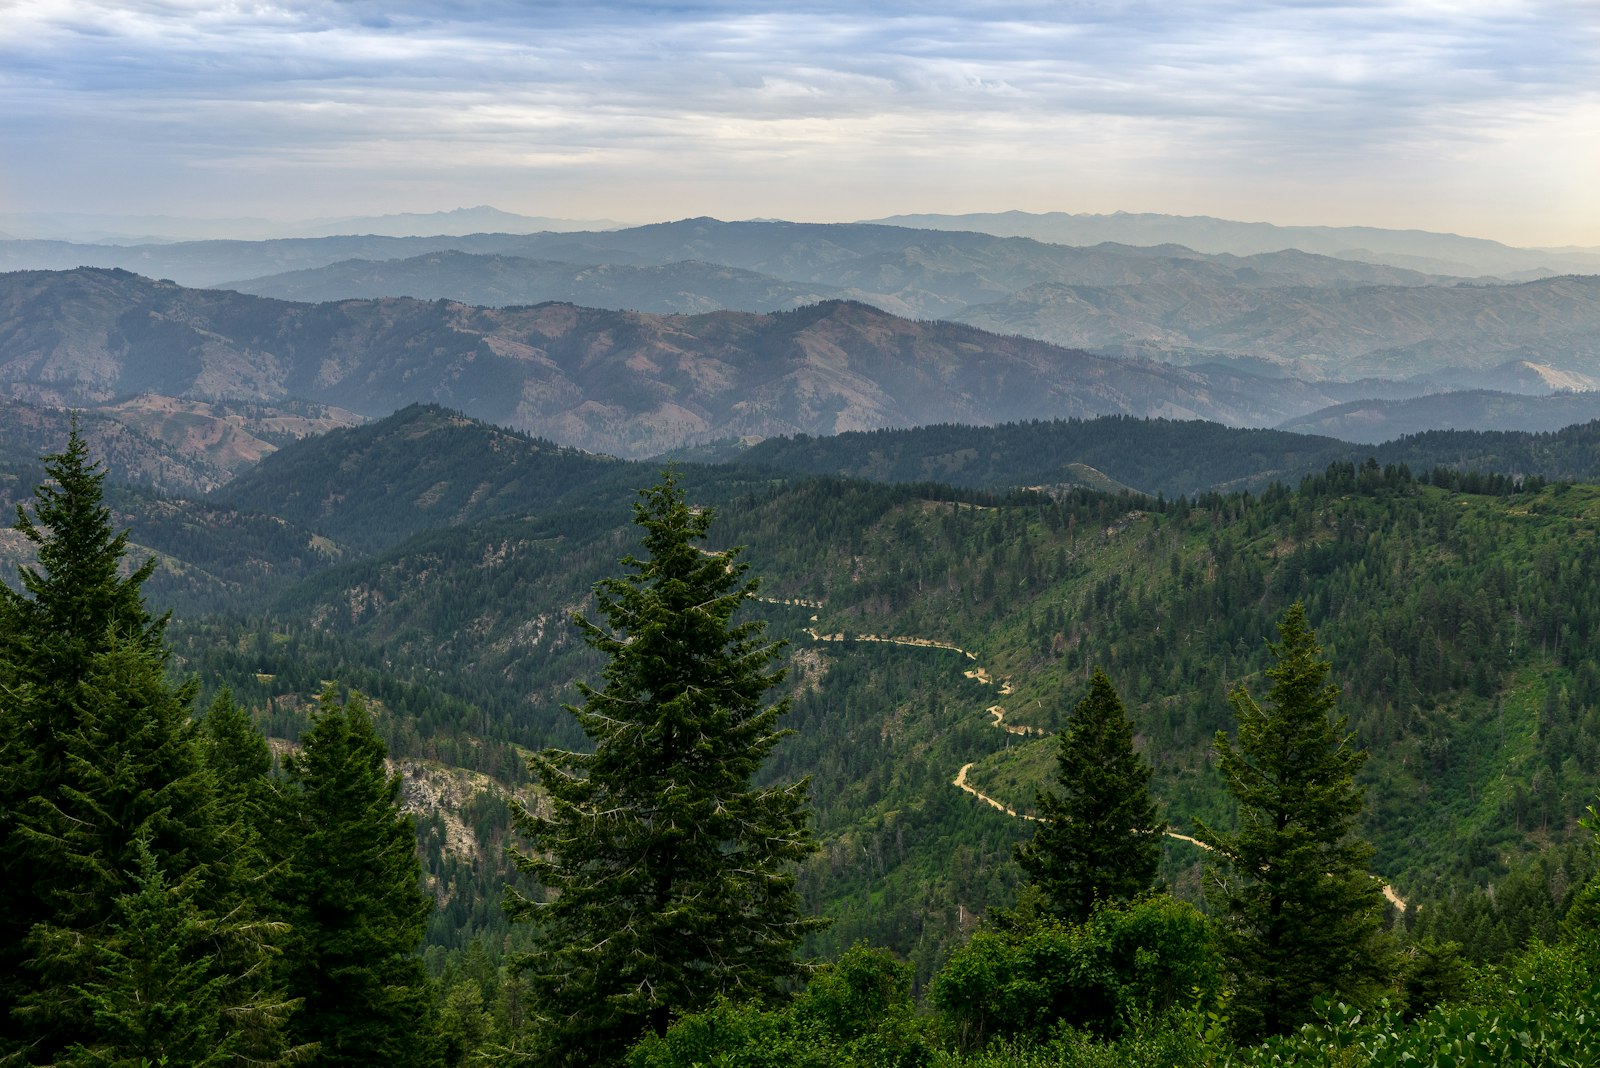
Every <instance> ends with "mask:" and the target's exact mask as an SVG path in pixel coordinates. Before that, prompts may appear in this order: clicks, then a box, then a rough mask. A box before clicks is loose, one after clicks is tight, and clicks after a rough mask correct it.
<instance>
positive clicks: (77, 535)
mask: <svg viewBox="0 0 1600 1068" xmlns="http://www.w3.org/2000/svg"><path fill="white" fill-rule="evenodd" d="M44 460H45V474H46V477H47V481H46V482H45V483H44V484H43V485H40V486H39V487H38V488H37V489H36V491H35V497H34V506H33V512H32V514H31V515H30V514H29V512H28V510H27V509H25V508H24V507H23V506H22V505H20V504H19V505H18V506H17V520H16V529H17V530H18V531H19V532H20V533H21V534H22V536H23V537H24V538H26V539H27V540H28V541H30V542H32V543H33V544H34V545H35V546H36V547H37V553H38V562H39V566H38V567H37V568H35V567H23V568H21V569H20V574H19V578H20V580H21V586H22V589H21V591H18V590H13V589H11V588H10V587H8V586H6V585H4V584H0V880H3V881H4V884H5V885H6V886H8V887H11V888H12V893H11V895H10V899H9V900H8V902H7V907H6V908H4V909H0V1036H7V1037H10V1038H13V1039H16V1040H21V1037H20V1035H18V1034H17V1033H16V1032H15V1030H14V1025H15V1021H14V1019H13V1011H14V1010H15V1008H16V1006H17V1004H18V1001H19V999H20V998H21V997H22V995H23V994H24V993H27V992H28V991H30V990H31V989H32V988H33V987H34V986H35V985H36V984H35V981H34V980H33V979H32V978H30V977H29V976H28V975H27V974H26V972H25V969H24V967H23V963H24V960H25V959H26V953H25V950H24V941H25V939H26V936H27V934H28V932H29V930H30V929H31V928H32V927H33V925H34V924H36V923H40V922H43V921H46V920H49V919H51V918H52V917H53V916H54V907H53V906H52V905H50V904H49V903H48V902H47V901H46V899H45V898H46V896H47V895H49V894H50V893H51V892H52V886H53V885H54V884H53V880H52V875H53V874H54V873H52V872H50V871H49V870H40V867H39V858H38V857H37V856H36V855H35V854H34V853H33V851H32V850H30V849H29V848H28V846H27V844H26V843H25V842H24V841H23V840H22V831H23V827H24V825H34V826H35V829H37V827H36V824H37V819H38V812H37V810H38V809H39V808H40V806H44V807H46V808H48V807H49V806H52V805H54V804H55V803H56V802H57V801H58V800H59V798H60V796H61V790H62V787H63V784H64V783H66V782H67V780H68V776H69V770H68V757H67V754H66V748H67V746H68V744H69V740H70V739H71V738H72V737H73V736H74V734H75V732H76V730H77V728H78V726H79V720H80V708H79V697H80V687H81V684H82V682H83V679H84V678H85V676H86V675H87V674H88V671H89V665H90V662H91V660H93V658H94V657H95V656H96V655H97V654H99V653H103V652H105V651H106V650H108V649H109V648H110V647H111V644H112V642H113V641H117V642H119V643H120V644H121V645H122V646H123V647H130V646H131V647H134V648H138V649H143V650H146V651H149V652H151V653H152V654H156V653H157V651H158V649H159V646H160V643H161V632H162V625H163V622H164V621H163V620H157V619H152V618H151V617H150V615H149V613H148V612H146V611H145V607H144V598H143V595H142V593H141V590H140V587H141V586H142V584H143V583H144V581H145V579H146V578H148V577H149V576H150V573H151V571H152V570H153V569H154V567H155V561H154V560H153V559H152V560H147V561H145V562H144V563H143V564H142V565H141V566H140V567H138V568H135V569H134V570H133V572H132V573H131V574H128V575H123V574H122V573H121V567H122V562H123V558H124V557H125V555H126V553H127V534H126V532H123V533H117V532H115V531H114V530H113V529H112V526H111V514H110V510H109V509H107V508H106V507H105V506H104V504H103V503H102V500H101V490H102V483H103V482H104V481H105V472H104V471H102V470H98V469H97V467H98V465H96V464H94V463H93V462H91V460H90V459H89V449H88V445H87V444H86V443H85V442H84V440H83V438H82V437H81V436H80V435H79V434H78V429H77V422H76V420H74V421H73V425H72V432H71V434H70V436H69V438H68V441H67V447H66V449H65V451H63V452H62V453H60V454H59V455H54V456H47V457H45V458H44ZM30 812H31V813H32V814H31V815H27V814H28V813H30ZM107 904H108V903H107Z"/></svg>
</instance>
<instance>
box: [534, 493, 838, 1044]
mask: <svg viewBox="0 0 1600 1068" xmlns="http://www.w3.org/2000/svg"><path fill="white" fill-rule="evenodd" d="M640 497H641V499H640V500H639V501H638V502H637V503H636V504H635V506H634V519H635V522H636V523H637V525H638V526H639V527H640V528H641V529H642V532H643V536H642V541H643V548H644V554H645V555H644V556H643V557H635V556H632V555H629V556H627V557H624V558H623V560H622V566H623V567H624V568H626V569H628V571H629V572H631V573H630V574H626V575H624V576H623V577H620V578H608V579H605V580H603V581H601V582H600V583H599V584H598V585H597V586H596V588H595V595H596V599H597V602H598V605H599V614H600V617H601V619H602V620H603V622H595V621H593V620H590V619H588V618H586V617H584V616H582V615H579V616H577V617H576V618H575V622H576V624H577V626H578V627H579V629H580V630H581V632H582V634H583V637H584V639H585V640H586V641H587V642H588V643H589V644H590V645H591V646H593V647H594V648H595V649H597V650H599V651H600V652H601V653H603V654H605V656H606V657H607V658H608V659H607V664H606V666H605V669H604V683H603V684H602V685H601V686H599V687H594V686H590V685H588V684H583V683H580V684H579V687H578V689H579V693H580V694H581V695H582V696H583V699H584V700H583V704H582V705H577V706H569V708H568V711H569V712H570V713H571V714H572V715H573V716H575V717H576V718H577V721H578V723H579V724H580V725H581V726H582V728H583V730H584V732H585V733H586V734H587V735H588V737H589V738H590V739H591V740H592V742H593V744H594V748H593V751H592V752H586V753H579V752H569V751H564V750H554V749H549V750H545V751H544V752H542V753H539V754H537V755H535V756H534V757H532V758H531V760H530V768H531V769H532V771H533V773H534V774H535V776H536V777H537V779H538V782H539V784H540V786H541V787H542V788H543V790H544V792H545V795H546V799H545V800H544V801H543V802H542V803H540V804H538V805H536V806H534V807H532V808H519V809H518V810H517V812H516V813H515V819H516V823H517V826H518V829H519V830H520V831H521V832H522V834H523V835H525V836H526V838H527V839H528V842H529V847H530V848H528V849H527V850H526V851H524V852H519V853H517V854H516V858H515V859H516V862H517V865H518V867H519V868H521V869H522V870H523V871H524V872H526V873H528V874H529V875H531V876H533V877H534V878H535V879H536V880H537V881H538V883H539V884H540V886H541V887H542V888H543V889H544V891H545V894H544V896H543V898H542V900H540V899H536V898H531V897H526V896H522V895H520V894H514V895H513V897H512V899H511V902H510V908H511V910H512V912H513V914H514V915H515V916H518V917H522V918H531V919H535V920H537V921H538V923H539V924H540V935H541V940H540V943H539V946H538V948H537V949H536V950H535V951H534V952H533V953H532V954H530V955H529V956H528V958H527V959H526V960H525V961H524V965H525V967H526V968H527V970H528V976H529V982H530V986H531V990H532V993H533V996H534V1011H535V1012H536V1013H537V1014H538V1015H539V1016H540V1017H541V1018H542V1022H541V1034H542V1035H543V1036H544V1048H545V1059H546V1060H547V1061H549V1062H551V1063H561V1062H569V1063H574V1064H576V1063H595V1062H596V1061H600V1062H604V1061H608V1060H612V1059H614V1058H616V1057H618V1056H620V1055H621V1054H622V1053H623V1052H624V1051H625V1050H626V1049H627V1047H628V1046H629V1045H630V1044H631V1043H632V1042H633V1041H634V1040H636V1039H637V1038H638V1037H639V1036H640V1035H641V1034H642V1033H645V1032H646V1031H653V1032H655V1033H657V1034H660V1033H664V1032H665V1030H666V1028H667V1026H668V1025H669V1024H670V1023H671V1022H672V1021H673V1020H674V1019H676V1018H678V1017H679V1016H681V1015H683V1014H684V1013H688V1012H692V1011H696V1010H698V1009H702V1008H704V1007H706V1006H707V1005H709V1004H710V1003H711V1002H712V1001H713V1000H714V999H716V998H717V997H719V996H727V997H732V998H735V999H750V998H757V999H759V998H762V997H765V996H769V995H771V994H773V993H775V992H776V990H777V989H778V984H779V983H780V981H781V980H783V979H784V978H786V977H788V976H791V975H794V974H796V973H797V972H798V971H799V970H800V965H799V964H797V963H796V962H795V960H794V959H793V953H794V950H795V947H796V946H797V944H798V943H799V941H800V939H801V938H802V936H803V935H804V934H805V932H806V931H807V930H809V929H810V928H812V927H814V926H816V924H817V921H813V920H808V919H805V918H803V917H802V916H801V915H800V914H799V903H798V898H797V896H796V892H795V877H794V871H793V868H794V865H795V863H796V862H798V861H799V860H801V859H803V858H804V857H805V856H807V855H808V854H809V853H810V852H811V851H812V850H813V848H814V846H813V845H812V841H811V836H810V831H809V828H808V826H807V796H806V794H807V782H806V781H805V780H801V781H798V782H790V783H782V784H776V785H770V786H754V785H752V780H753V778H754V776H755V775H756V773H757V772H758V771H759V770H760V768H761V766H762V763H763V762H764V761H765V759H766V757H767V755H768V754H769V753H770V752H771V751H772V748H773V747H774V746H775V745H777V744H778V741H779V740H780V739H781V738H782V737H783V734H784V732H783V731H781V730H780V729H779V728H778V720H779V718H780V716H781V715H782V714H783V712H784V711H785V709H786V707H787V702H786V701H776V702H771V703H768V701H767V698H766V694H767V692H768V690H770V689H771V688H772V687H773V686H774V685H775V684H777V683H778V682H779V680H780V679H782V678H783V670H782V669H781V668H775V667H774V666H773V661H775V660H776V659H777V658H778V656H779V646H777V645H776V644H774V643H772V642H769V641H767V640H766V639H765V636H764V628H763V625H762V623H760V622H759V621H743V622H740V621H736V620H735V615H736V613H737V612H738V610H739V607H740V605H742V604H743V603H744V602H745V601H746V600H747V599H748V598H750V597H751V596H752V595H753V594H754V593H755V592H756V589H757V586H758V583H757V581H756V580H755V579H753V578H747V577H746V568H745V565H743V564H742V563H740V562H739V559H738V555H739V550H737V549H729V550H725V551H709V550H706V549H703V548H702V547H701V546H700V545H699V544H697V543H699V542H702V541H703V540H704V539H705V537H706V532H707V530H708V528H709V527H710V525H711V520H712V514H711V513H710V512H709V511H703V510H698V509H695V508H692V507H690V505H689V504H688V503H687V501H686V500H685V499H684V493H683V490H682V489H681V488H680V487H679V485H678V482H677V479H676V478H675V477H674V475H673V474H672V473H671V472H670V471H669V472H668V473H666V474H665V475H664V476H663V477H662V479H661V481H660V482H658V483H657V484H656V485H654V486H652V487H650V488H649V489H646V490H642V491H641V492H640Z"/></svg>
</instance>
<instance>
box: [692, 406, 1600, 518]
mask: <svg viewBox="0 0 1600 1068" xmlns="http://www.w3.org/2000/svg"><path fill="white" fill-rule="evenodd" d="M1456 396H1467V397H1470V396H1471V395H1470V394H1460V395H1458V394H1449V395H1441V396H1440V397H1436V398H1428V399H1429V400H1437V401H1441V402H1443V401H1447V400H1449V399H1450V398H1452V397H1456ZM1584 399H1585V398H1584V395H1578V396H1576V397H1566V396H1558V397H1551V398H1514V400H1516V401H1527V402H1530V403H1533V402H1537V401H1539V400H1548V401H1551V402H1556V401H1563V400H1567V401H1573V402H1578V403H1580V404H1581V403H1582V402H1583V400H1584ZM1507 400H1513V399H1512V398H1507ZM1348 407H1350V408H1351V409H1353V410H1361V409H1362V407H1363V406H1360V405H1351V406H1348ZM1331 410H1333V411H1338V410H1340V409H1331ZM1356 436H1357V435H1355V434H1351V435H1350V438H1349V439H1347V440H1336V439H1335V438H1332V437H1324V436H1320V435H1315V434H1309V433H1304V432H1299V431H1297V432H1294V433H1290V432H1287V431H1283V430H1250V429H1241V428H1237V427H1225V426H1222V425H1220V424H1217V423H1207V422H1202V421H1197V420H1182V421H1180V420H1170V419H1132V418H1128V417H1125V416H1106V417H1102V418H1099V419H1084V420H1074V419H1066V420H1049V421H1037V422H1028V423H1007V424H1004V425H1000V426H992V427H976V426H928V427H916V428H912V429H906V430H873V431H864V432H854V433H845V434H836V435H834V436H832V437H809V436H804V435H801V436H797V437H783V438H768V439H767V440H765V441H762V442H759V443H757V444H754V445H740V444H734V443H724V444H723V445H721V446H720V447H718V448H715V449H712V448H707V449H705V450H692V451H690V452H688V453H686V454H685V455H686V458H698V459H705V460H713V461H721V462H727V463H739V464H745V465H751V466H756V467H770V468H774V469H777V470H780V471H787V472H792V473H797V474H806V475H835V476H841V477H847V478H864V479H870V480H872V481H875V482H942V483H948V484H950V485H953V486H963V487H967V488H970V489H987V490H1009V489H1016V488H1026V487H1037V488H1042V489H1046V490H1053V489H1057V488H1060V487H1064V486H1087V487H1089V488H1100V489H1112V490H1113V491H1114V490H1116V489H1117V488H1118V487H1126V488H1130V489H1133V490H1136V491H1139V492H1143V493H1145V494H1148V495H1152V496H1154V495H1156V494H1163V495H1165V496H1168V497H1173V496H1179V495H1188V496H1194V495H1196V494H1201V493H1208V492H1213V491H1222V492H1228V491H1236V490H1252V491H1256V492H1259V491H1261V490H1264V489H1266V488H1267V487H1268V486H1269V485H1271V484H1272V483H1273V482H1282V483H1285V484H1287V485H1295V484H1297V483H1298V482H1299V481H1300V479H1301V478H1303V477H1305V476H1307V475H1313V474H1318V473H1320V472H1322V471H1323V470H1324V469H1325V468H1326V467H1327V466H1328V465H1329V464H1331V463H1334V462H1345V463H1360V462H1362V461H1364V460H1366V459H1367V458H1368V457H1372V458H1375V459H1377V460H1378V461H1379V462H1380V463H1382V464H1386V465H1387V464H1405V465H1408V466H1409V467H1410V468H1411V469H1412V470H1413V471H1416V472H1418V473H1423V472H1428V471H1431V470H1433V469H1434V468H1436V467H1443V468H1448V469H1451V470H1455V471H1479V472H1495V473H1499V474H1503V475H1510V476H1516V477H1522V476H1526V475H1536V476H1539V477H1541V478H1546V479H1550V480H1556V479H1566V480H1574V481H1585V482H1589V481H1596V480H1600V422H1596V421H1590V422H1587V423H1582V424H1575V425H1572V426H1567V427H1564V428H1563V429H1560V430H1556V431H1550V432H1544V433H1537V432H1517V431H1507V432H1493V431H1471V430H1455V431H1453V430H1438V431H1428V432H1425V433H1412V434H1410V435H1408V436H1400V435H1398V434H1397V435H1396V437H1395V439H1394V440H1385V441H1384V442H1383V443H1382V444H1378V445H1359V444H1352V443H1351V441H1352V440H1354V439H1355V438H1356Z"/></svg>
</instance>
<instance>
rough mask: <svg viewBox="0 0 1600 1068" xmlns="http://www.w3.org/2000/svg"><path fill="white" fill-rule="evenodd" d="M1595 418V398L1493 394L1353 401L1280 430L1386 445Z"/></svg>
mask: <svg viewBox="0 0 1600 1068" xmlns="http://www.w3.org/2000/svg"><path fill="white" fill-rule="evenodd" d="M1596 418H1600V392H1597V393H1589V392H1585V393H1556V394H1552V395H1549V396H1543V397H1529V396H1523V395H1518V394H1512V393H1498V392H1494V391H1492V390H1469V391H1462V392H1455V393H1436V394H1431V395H1429V396H1425V397H1415V398H1411V399H1408V400H1390V401H1354V402H1350V403H1346V404H1336V405H1334V406H1333V407H1331V408H1324V409H1323V410H1322V411H1319V412H1311V413H1309V414H1307V415H1302V416H1298V417H1296V418H1294V419H1291V420H1289V421H1288V422H1286V423H1284V424H1282V429H1284V430H1292V431H1295V432H1296V433H1301V434H1327V435H1330V436H1331V437H1336V438H1342V439H1344V440H1345V441H1359V442H1379V441H1389V440H1391V439H1393V438H1398V437H1401V436H1402V435H1406V434H1420V433H1422V432H1423V431H1426V430H1453V429H1458V428H1462V429H1466V428H1470V429H1473V430H1508V431H1519V430H1520V431H1528V432H1538V431H1550V430H1558V429H1560V428H1561V427H1565V426H1571V425H1573V424H1575V423H1584V422H1589V421H1591V420H1593V419H1596Z"/></svg>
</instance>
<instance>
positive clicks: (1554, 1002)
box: [1239, 945, 1600, 1068]
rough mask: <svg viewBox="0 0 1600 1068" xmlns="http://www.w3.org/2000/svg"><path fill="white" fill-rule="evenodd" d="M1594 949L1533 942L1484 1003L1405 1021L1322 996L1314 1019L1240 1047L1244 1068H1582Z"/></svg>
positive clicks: (1599, 988)
mask: <svg viewBox="0 0 1600 1068" xmlns="http://www.w3.org/2000/svg"><path fill="white" fill-rule="evenodd" d="M1596 959H1597V958H1596V955H1595V952H1594V947H1593V946H1590V947H1575V946H1559V947H1547V946H1542V945H1540V946H1535V947H1534V948H1533V949H1532V950H1531V951H1530V952H1529V953H1527V954H1526V955H1524V956H1523V957H1522V958H1521V959H1520V960H1519V961H1518V962H1517V964H1516V966H1515V968H1514V969H1513V970H1512V971H1511V973H1510V974H1509V975H1507V976H1506V977H1505V978H1504V980H1503V982H1502V983H1501V984H1500V985H1498V986H1497V987H1496V988H1495V989H1493V990H1492V991H1491V992H1490V993H1489V994H1488V996H1487V997H1486V998H1485V999H1484V1000H1483V1001H1482V1002H1481V1003H1478V1004H1465V1003H1463V1004H1451V1005H1444V1006H1441V1007H1439V1008H1436V1009H1434V1010H1433V1011H1432V1012H1429V1013H1428V1014H1427V1015H1425V1016H1423V1017H1421V1018H1420V1019H1418V1020H1416V1021H1414V1022H1413V1023H1410V1024H1406V1023H1405V1022H1404V1020H1403V1018H1402V1016H1401V1014H1400V1013H1398V1012H1397V1011H1395V1010H1393V1009H1391V1008H1389V1007H1388V1005H1387V1004H1386V1003H1385V1004H1381V1005H1379V1006H1377V1007H1376V1008H1374V1009H1370V1010H1365V1011H1363V1010H1360V1009H1356V1008H1352V1007H1350V1006H1348V1005H1345V1004H1343V1003H1332V1002H1327V1001H1320V1002H1319V1003H1318V1005H1317V1011H1316V1019H1314V1020H1312V1021H1311V1022H1308V1023H1306V1024H1304V1025H1302V1026H1301V1027H1300V1028H1299V1029H1298V1030H1296V1031H1295V1032H1293V1033H1292V1034H1289V1035H1285V1036H1282V1037H1279V1038H1275V1039H1272V1040H1269V1041H1268V1042H1266V1043H1265V1044H1263V1045H1261V1046H1259V1047H1256V1048H1254V1049H1251V1050H1247V1051H1243V1055H1242V1056H1241V1057H1240V1059H1239V1063H1240V1064H1241V1065H1243V1066H1246V1068H1267V1066H1277V1065H1295V1066H1320V1065H1326V1066H1328V1068H1343V1066H1346V1065H1349V1066H1351V1068H1356V1066H1360V1068H1411V1066H1417V1068H1468V1066H1471V1068H1478V1066H1480V1065H1482V1066H1494V1068H1535V1066H1539V1068H1543V1066H1560V1068H1580V1066H1583V1065H1589V1064H1594V1063H1595V1061H1596V1058H1597V1057H1600V1030H1597V1029H1596V1028H1595V1026H1594V1020H1595V1013H1596V1012H1600V971H1597V968H1596Z"/></svg>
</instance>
